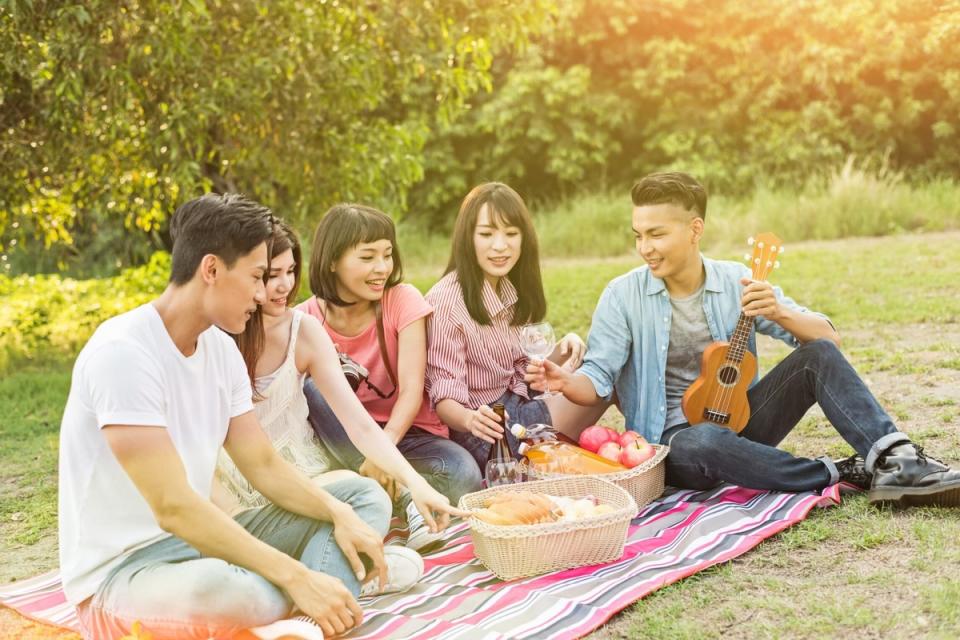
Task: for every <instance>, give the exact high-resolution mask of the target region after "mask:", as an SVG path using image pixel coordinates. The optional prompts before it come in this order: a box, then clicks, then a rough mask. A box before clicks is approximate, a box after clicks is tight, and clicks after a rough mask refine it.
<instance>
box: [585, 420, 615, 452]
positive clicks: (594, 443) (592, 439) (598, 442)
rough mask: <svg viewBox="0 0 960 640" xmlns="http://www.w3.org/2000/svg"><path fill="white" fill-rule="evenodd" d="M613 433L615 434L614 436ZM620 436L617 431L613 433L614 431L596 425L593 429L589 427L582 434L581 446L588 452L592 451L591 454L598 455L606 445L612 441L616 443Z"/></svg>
mask: <svg viewBox="0 0 960 640" xmlns="http://www.w3.org/2000/svg"><path fill="white" fill-rule="evenodd" d="M611 432H612V433H613V435H612V436H611ZM619 435H620V434H618V433H617V432H616V431H613V429H608V428H606V427H601V426H600V425H596V424H595V425H593V426H592V427H587V428H586V429H584V430H583V431H582V432H581V433H580V440H579V444H580V446H581V447H583V448H584V449H586V450H587V451H590V452H591V453H597V452H598V451H599V450H600V447H601V446H603V444H604V443H606V442H611V441H613V442H616V441H617V436H619Z"/></svg>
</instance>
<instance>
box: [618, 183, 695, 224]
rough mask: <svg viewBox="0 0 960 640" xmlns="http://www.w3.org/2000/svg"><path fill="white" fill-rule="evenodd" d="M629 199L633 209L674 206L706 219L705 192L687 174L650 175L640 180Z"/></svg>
mask: <svg viewBox="0 0 960 640" xmlns="http://www.w3.org/2000/svg"><path fill="white" fill-rule="evenodd" d="M630 198H631V199H632V200H633V205H634V206H635V207H642V206H645V205H650V204H675V205H677V206H678V207H683V208H684V209H686V210H687V211H690V212H691V213H693V214H694V216H697V217H700V218H703V219H704V220H706V218H707V190H706V189H704V187H703V185H702V184H700V183H699V182H697V179H696V178H694V177H693V176H691V175H690V174H689V173H681V172H679V171H668V172H663V173H651V174H650V175H648V176H647V177H645V178H641V179H640V180H639V181H638V182H637V183H636V184H635V185H633V189H631V190H630Z"/></svg>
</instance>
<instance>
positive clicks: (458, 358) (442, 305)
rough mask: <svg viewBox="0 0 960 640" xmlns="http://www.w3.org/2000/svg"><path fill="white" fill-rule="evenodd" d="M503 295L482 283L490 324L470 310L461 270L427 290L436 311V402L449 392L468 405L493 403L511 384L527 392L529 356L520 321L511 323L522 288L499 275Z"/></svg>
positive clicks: (431, 343)
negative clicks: (524, 348)
mask: <svg viewBox="0 0 960 640" xmlns="http://www.w3.org/2000/svg"><path fill="white" fill-rule="evenodd" d="M499 289H500V295H499V296H498V295H497V293H496V292H495V291H494V290H493V287H491V286H490V283H488V282H486V281H484V283H483V295H482V299H483V306H484V307H485V308H486V310H487V313H488V314H489V316H490V321H491V324H489V325H480V324H477V322H476V321H475V320H474V319H473V318H472V317H471V316H470V312H469V311H467V305H466V303H465V302H464V300H463V290H462V289H461V288H460V282H459V280H458V279H457V274H456V272H450V273H448V274H447V275H445V276H444V277H443V278H441V279H440V280H439V281H438V282H437V284H435V285H433V288H432V289H430V291H429V292H427V295H426V299H427V302H429V303H430V305H431V306H432V307H433V309H434V311H433V315H432V316H430V319H429V320H428V321H427V380H426V386H427V390H428V392H429V394H430V401H431V402H432V403H433V405H434V406H436V404H437V403H438V402H440V401H441V400H445V399H447V398H449V399H451V400H455V401H457V402H459V403H460V404H461V405H463V406H464V407H466V408H468V409H476V408H477V407H479V406H480V405H483V404H486V405H489V404H491V403H492V402H494V401H496V400H497V399H498V398H500V396H502V395H503V392H504V391H507V390H508V389H509V390H510V391H513V392H514V393H516V394H517V395H519V396H521V397H523V398H527V397H528V396H527V385H526V383H525V382H524V381H523V375H524V372H525V370H526V366H527V356H526V355H525V354H524V353H523V351H522V350H521V348H520V327H512V326H510V321H511V320H512V319H513V313H514V308H515V306H516V303H517V290H516V289H515V288H514V286H513V283H512V282H510V280H509V279H507V278H503V279H501V280H500V286H499Z"/></svg>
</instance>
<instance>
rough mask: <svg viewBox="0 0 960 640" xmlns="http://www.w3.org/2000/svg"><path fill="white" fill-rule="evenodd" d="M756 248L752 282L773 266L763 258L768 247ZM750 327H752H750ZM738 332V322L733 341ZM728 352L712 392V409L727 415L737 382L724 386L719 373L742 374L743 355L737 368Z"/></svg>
mask: <svg viewBox="0 0 960 640" xmlns="http://www.w3.org/2000/svg"><path fill="white" fill-rule="evenodd" d="M757 248H758V249H760V250H761V252H762V254H761V256H760V257H758V258H754V260H753V263H754V264H753V265H752V266H753V269H752V271H753V273H752V275H753V278H754V280H766V278H767V275H768V274H769V272H770V269H769V268H770V267H772V266H773V263H772V262H771V261H770V260H764V258H766V257H767V256H766V252H767V251H768V247H764V246H758V247H757ZM769 250H771V251H772V250H773V249H769ZM764 262H765V263H766V267H767V269H766V270H765V271H764V272H763V273H760V274H758V271H759V270H760V269H763V267H761V265H763V264H764ZM758 275H759V276H760V277H757V276H758ZM751 326H752V325H751ZM744 328H746V327H745V326H744ZM740 331H741V325H740V322H737V327H736V329H734V334H733V338H734V339H736V338H737V337H738V335H737V334H738V333H739V332H740ZM747 332H748V335H747V336H744V337H743V339H744V340H746V339H747V337H748V336H749V329H747ZM730 351H731V349H730V348H729V347H728V348H727V353H726V356H725V357H724V359H723V362H722V363H721V365H720V368H719V369H717V381H718V385H717V387H718V388H717V389H715V390H714V403H715V404H714V407H716V409H714V410H715V411H717V412H719V413H727V409H728V405H729V403H730V401H731V400H733V391H734V389H735V387H736V382H738V380H735V381H734V382H733V383H732V384H729V385H726V384H724V383H723V378H722V377H721V372H722V371H723V370H724V369H725V368H726V367H728V366H730V367H733V368H734V369H736V370H737V373H738V374H742V371H741V370H740V366H742V365H743V355H744V354H740V362H739V366H738V365H735V364H734V361H733V360H731V359H730ZM708 409H710V407H708ZM730 418H732V416H730ZM728 422H729V418H728Z"/></svg>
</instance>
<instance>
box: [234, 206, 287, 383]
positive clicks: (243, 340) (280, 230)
mask: <svg viewBox="0 0 960 640" xmlns="http://www.w3.org/2000/svg"><path fill="white" fill-rule="evenodd" d="M268 248H269V254H268V255H269V262H271V263H272V262H273V259H274V258H276V257H277V256H278V255H280V254H281V253H284V252H285V251H287V250H290V251H292V252H293V287H292V288H291V289H290V293H288V294H287V306H288V307H289V306H292V305H293V304H294V303H295V302H296V300H297V292H298V291H299V290H300V271H301V268H302V264H303V263H302V258H303V252H302V251H301V249H300V240H298V239H297V233H296V231H294V230H293V228H292V227H291V226H290V225H288V224H287V223H286V222H284V221H283V220H278V219H277V218H274V221H273V237H272V238H271V240H270V243H269V245H268ZM269 280H270V268H269V267H268V268H267V271H266V273H264V274H263V282H264V284H266V283H267V282H268V281H269ZM234 339H235V340H236V342H237V347H238V348H239V349H240V354H241V355H243V362H244V364H246V365H247V375H248V376H250V386H251V387H252V388H253V396H254V399H255V400H262V399H263V396H261V395H260V393H259V392H258V391H257V388H256V384H255V382H256V371H257V361H258V360H259V359H260V356H261V355H263V349H264V346H265V343H266V336H265V334H264V328H263V309H262V308H261V307H259V306H258V307H257V310H256V311H255V312H254V313H253V315H252V316H250V319H249V320H247V326H246V327H244V329H243V333H240V334H238V335H236V336H234Z"/></svg>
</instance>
